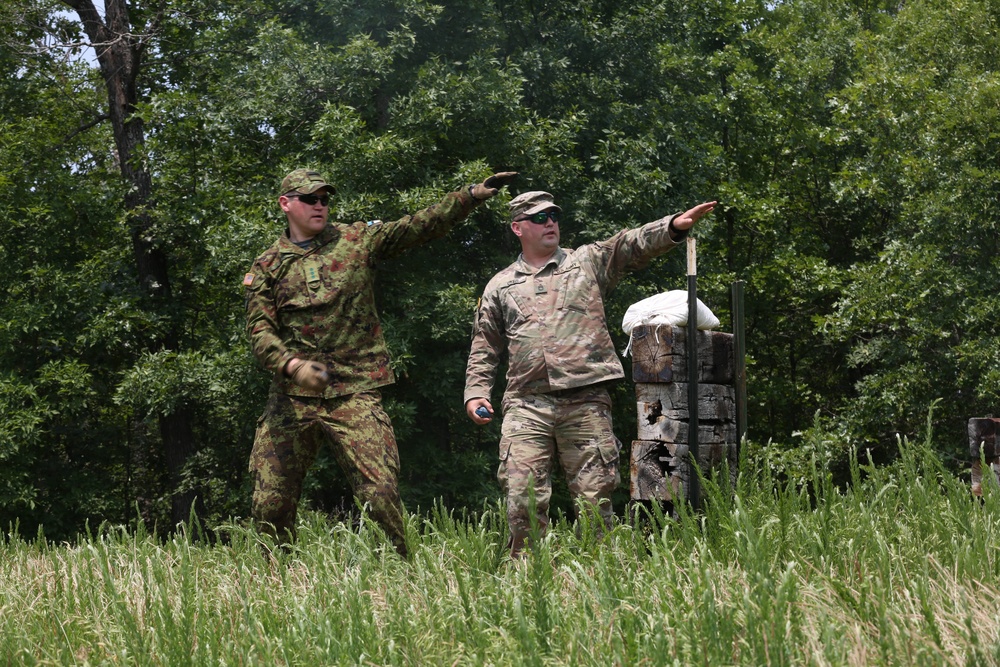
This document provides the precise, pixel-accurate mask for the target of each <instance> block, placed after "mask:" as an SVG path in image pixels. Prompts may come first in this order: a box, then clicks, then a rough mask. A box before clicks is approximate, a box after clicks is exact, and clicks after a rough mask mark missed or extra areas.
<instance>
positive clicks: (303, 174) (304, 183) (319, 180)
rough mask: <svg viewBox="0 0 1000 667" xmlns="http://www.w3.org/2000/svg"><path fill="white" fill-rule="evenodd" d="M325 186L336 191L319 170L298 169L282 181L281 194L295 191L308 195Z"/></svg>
mask: <svg viewBox="0 0 1000 667" xmlns="http://www.w3.org/2000/svg"><path fill="white" fill-rule="evenodd" d="M323 188H326V189H327V190H329V191H330V192H334V187H333V186H332V185H330V184H329V183H327V182H326V179H324V178H323V177H322V176H321V175H320V173H319V172H318V171H312V170H311V169H296V170H295V171H293V172H292V173H290V174H288V176H285V178H284V180H282V181H281V189H280V191H279V194H282V195H285V194H288V193H289V192H292V191H295V192H298V193H299V194H302V195H308V194H311V193H313V192H316V191H317V190H321V189H323Z"/></svg>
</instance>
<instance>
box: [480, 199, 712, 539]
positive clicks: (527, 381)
mask: <svg viewBox="0 0 1000 667" xmlns="http://www.w3.org/2000/svg"><path fill="white" fill-rule="evenodd" d="M714 206H715V202H707V203H704V204H701V205H699V206H696V207H695V208H692V209H690V210H689V211H687V212H685V213H681V214H678V215H673V216H668V217H666V218H662V219H661V220H656V221H655V222H651V223H649V224H647V225H644V226H642V227H639V228H638V229H627V230H624V231H621V232H619V233H617V234H615V235H614V236H612V237H611V238H609V239H607V240H606V241H601V242H598V243H592V244H590V245H585V246H582V247H580V248H577V249H576V250H566V249H563V248H560V247H559V213H560V212H561V210H562V209H560V207H558V206H556V205H555V203H554V201H553V198H552V195H550V194H549V193H547V192H539V191H534V192H525V193H524V194H521V195H519V196H518V197H515V198H514V199H513V200H512V201H511V203H510V209H511V218H512V222H511V229H512V230H513V232H514V234H516V235H517V236H518V238H519V239H520V241H521V256H520V257H519V258H518V259H517V261H516V262H514V263H513V264H511V265H510V266H508V267H507V268H506V269H504V270H503V271H501V272H500V273H498V274H496V275H495V276H494V277H493V278H492V279H491V280H490V281H489V283H488V284H487V285H486V289H485V291H484V293H483V297H482V299H481V301H480V304H479V307H478V309H477V313H476V319H475V323H474V325H473V339H472V350H471V352H470V354H469V363H468V367H467V370H466V380H465V409H466V412H467V413H468V415H469V418H470V419H472V421H474V422H476V423H477V424H486V423H487V422H489V421H490V420H491V415H492V413H493V406H492V405H491V403H490V400H489V398H490V393H491V391H492V389H493V383H494V380H495V378H496V369H497V366H498V365H499V363H500V359H501V356H502V355H503V354H504V353H506V354H507V357H508V370H507V389H506V391H505V393H504V396H503V403H502V410H503V415H504V421H503V426H502V428H501V437H500V466H499V470H498V472H497V478H498V479H499V480H500V484H501V486H502V487H503V488H504V490H505V492H506V494H507V520H508V523H509V524H510V532H511V542H510V549H511V555H512V556H515V557H516V556H518V555H519V554H520V553H521V550H522V548H523V546H524V542H525V539H526V538H527V535H528V527H529V522H530V517H529V514H528V512H529V510H528V504H529V498H530V494H531V489H533V490H534V496H535V502H536V516H537V519H538V524H539V526H540V528H541V529H542V530H544V529H545V527H546V526H547V524H548V506H549V499H550V497H551V493H552V484H551V471H552V463H553V458H554V457H555V456H558V457H559V463H560V465H561V466H562V469H563V471H564V472H565V474H566V479H567V483H568V486H569V490H570V493H571V494H572V496H573V499H574V501H575V502H577V503H578V504H581V505H583V506H584V507H591V508H595V509H597V511H598V512H599V513H600V515H601V517H602V518H603V519H604V522H605V524H606V525H607V526H610V523H611V520H612V518H613V516H614V513H613V510H612V507H611V493H612V491H613V490H614V489H615V487H616V486H617V485H618V483H619V481H620V479H621V478H620V475H619V472H618V456H619V452H620V450H621V444H620V443H619V441H618V439H617V438H616V437H615V435H614V431H613V429H612V424H611V398H610V396H609V394H608V391H607V385H608V383H610V382H612V381H614V380H618V379H621V378H623V377H624V376H625V374H624V372H623V371H622V365H621V362H620V361H619V359H618V355H617V354H616V353H615V348H614V345H613V343H612V341H611V335H610V334H609V333H608V326H607V322H606V320H605V315H604V298H605V297H606V296H607V295H608V294H609V293H610V292H611V290H613V289H614V288H615V286H616V285H617V284H618V281H619V280H620V279H621V278H622V276H623V275H624V274H625V273H626V272H628V271H633V270H636V269H639V268H642V267H643V266H645V265H646V264H648V263H649V261H650V260H652V259H653V258H654V257H657V256H658V255H661V254H663V253H665V252H666V251H668V250H670V249H671V248H673V247H674V246H676V245H677V244H678V243H680V242H681V241H682V240H683V238H684V237H685V236H687V233H688V230H689V229H690V228H691V226H692V225H693V224H694V223H695V222H696V221H697V220H698V219H699V218H701V217H702V216H703V215H705V214H706V213H708V212H709V211H711V210H712V208H713V207H714ZM480 408H485V411H486V413H488V414H489V415H490V416H482V415H481V414H476V410H477V409H480Z"/></svg>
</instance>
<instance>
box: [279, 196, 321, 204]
mask: <svg viewBox="0 0 1000 667" xmlns="http://www.w3.org/2000/svg"><path fill="white" fill-rule="evenodd" d="M285 196H286V197H295V198H296V199H298V200H299V201H300V202H302V203H303V204H305V205H306V206H315V205H316V202H319V203H320V204H322V205H323V206H329V205H330V195H285Z"/></svg>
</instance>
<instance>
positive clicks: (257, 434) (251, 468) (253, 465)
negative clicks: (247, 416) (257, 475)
mask: <svg viewBox="0 0 1000 667" xmlns="http://www.w3.org/2000/svg"><path fill="white" fill-rule="evenodd" d="M265 417H267V411H266V410H265V411H264V414H262V415H261V416H260V417H257V428H256V429H255V430H254V434H253V447H252V448H251V450H250V461H249V462H248V463H247V472H257V468H258V466H257V458H258V457H259V456H260V454H258V451H259V449H260V446H261V441H262V440H263V439H264V435H265V433H266V432H267V425H266V424H264V418H265Z"/></svg>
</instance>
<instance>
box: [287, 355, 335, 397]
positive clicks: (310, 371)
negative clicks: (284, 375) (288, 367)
mask: <svg viewBox="0 0 1000 667" xmlns="http://www.w3.org/2000/svg"><path fill="white" fill-rule="evenodd" d="M296 361H298V362H299V363H298V365H296V366H295V368H294V369H293V370H292V372H291V374H290V376H289V377H291V378H292V382H294V383H295V384H297V385H299V386H300V387H302V388H303V389H308V390H310V391H323V390H324V389H326V388H327V387H328V386H329V385H330V373H329V372H327V370H326V366H324V365H323V364H321V363H319V362H318V361H305V360H303V359H297V360H296ZM291 363H292V362H289V364H291Z"/></svg>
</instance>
